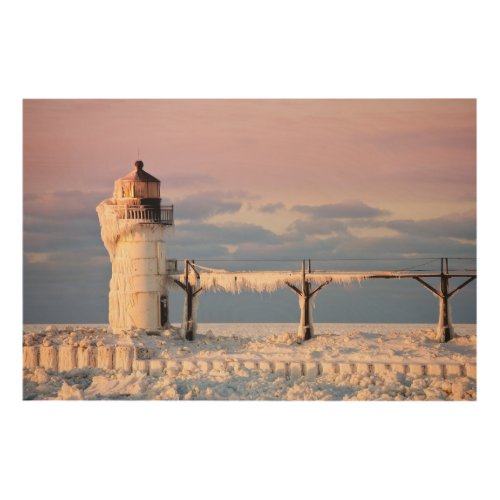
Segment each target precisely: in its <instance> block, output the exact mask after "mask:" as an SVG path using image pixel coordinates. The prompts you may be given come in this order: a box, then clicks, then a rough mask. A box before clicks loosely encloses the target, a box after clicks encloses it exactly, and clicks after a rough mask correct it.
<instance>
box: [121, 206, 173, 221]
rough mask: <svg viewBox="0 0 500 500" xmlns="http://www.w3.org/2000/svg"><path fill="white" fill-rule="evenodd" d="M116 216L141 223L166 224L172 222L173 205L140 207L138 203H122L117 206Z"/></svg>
mask: <svg viewBox="0 0 500 500" xmlns="http://www.w3.org/2000/svg"><path fill="white" fill-rule="evenodd" d="M117 208H118V218H120V219H127V220H137V221H139V222H140V223H142V224H166V225H172V224H173V223H174V207H173V205H164V206H161V207H157V208H156V207H142V206H140V205H124V206H123V207H118V206H117Z"/></svg>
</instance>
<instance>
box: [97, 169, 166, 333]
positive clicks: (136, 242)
mask: <svg viewBox="0 0 500 500" xmlns="http://www.w3.org/2000/svg"><path fill="white" fill-rule="evenodd" d="M96 210H97V214H98V216H99V223H100V225H101V237H102V240H103V242H104V246H105V247H106V249H107V251H108V253H109V257H110V260H111V266H112V276H111V281H110V283H109V324H110V327H111V329H112V330H113V331H117V330H123V329H126V330H128V329H131V328H144V329H149V330H157V329H162V328H166V327H167V323H168V294H167V272H168V263H167V252H166V235H167V230H168V228H169V227H171V226H172V225H173V222H174V217H173V211H174V207H173V205H169V206H162V205H161V198H160V181H159V180H158V179H156V178H155V177H153V176H152V175H151V174H148V173H147V172H146V171H145V170H144V164H143V162H142V161H136V162H135V169H134V170H133V171H132V172H130V173H129V174H128V175H126V176H125V177H121V178H120V179H118V180H117V181H115V186H114V191H113V197H112V198H109V199H107V200H104V201H103V202H101V203H100V204H99V205H98V206H97V209H96Z"/></svg>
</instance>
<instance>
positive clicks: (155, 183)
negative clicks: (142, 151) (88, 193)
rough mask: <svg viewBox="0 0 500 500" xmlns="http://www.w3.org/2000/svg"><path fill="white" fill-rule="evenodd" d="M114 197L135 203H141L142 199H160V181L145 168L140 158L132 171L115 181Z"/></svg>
mask: <svg viewBox="0 0 500 500" xmlns="http://www.w3.org/2000/svg"><path fill="white" fill-rule="evenodd" d="M113 198H117V199H122V200H121V201H122V202H124V201H125V202H128V203H134V204H141V200H153V199H158V200H159V199H160V181H159V180H158V179H157V178H156V177H153V176H152V175H151V174H148V172H146V171H145V170H144V163H143V162H142V161H141V160H138V161H136V162H135V169H134V170H133V171H132V172H130V173H129V174H127V175H125V176H124V177H120V179H118V180H117V181H115V187H114V191H113ZM123 199H127V200H123Z"/></svg>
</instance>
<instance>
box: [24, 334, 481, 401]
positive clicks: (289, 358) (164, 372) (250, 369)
mask: <svg viewBox="0 0 500 500" xmlns="http://www.w3.org/2000/svg"><path fill="white" fill-rule="evenodd" d="M432 334H433V332H432V330H425V329H424V330H415V331H410V332H406V333H398V332H397V331H394V332H390V333H387V334H384V335H383V334H380V333H372V332H365V331H352V332H349V333H344V334H340V335H334V334H323V335H318V336H316V337H314V338H313V339H312V340H309V341H307V342H301V340H300V339H299V338H298V337H297V335H295V334H294V333H290V332H283V333H280V334H275V335H267V336H262V337H258V338H251V337H247V338H241V337H237V336H229V337H228V336H216V335H214V334H213V333H212V332H211V331H207V332H206V333H205V334H200V335H196V338H195V341H194V342H188V341H186V340H184V339H183V338H182V336H181V335H180V332H179V330H178V329H171V330H166V331H162V332H145V331H144V330H133V331H127V332H126V331H124V332H122V333H121V334H119V335H116V334H110V333H109V332H108V331H107V329H106V328H96V327H82V326H79V327H76V328H74V327H67V328H57V327H48V328H45V329H44V330H41V331H40V330H36V331H27V332H26V333H25V334H24V345H25V348H24V349H25V370H24V397H25V399H247V400H248V399H250V400H251V399H283V400H287V399H300V400H302V399H307V400H311V399H312V400H315V399H321V400H343V399H370V400H371V399H390V400H434V399H465V400H474V399H475V397H476V382H475V361H476V337H475V335H466V336H462V337H459V338H456V339H453V340H452V341H450V342H448V343H446V344H440V343H438V342H436V341H435V340H433V335H432ZM30 356H31V357H30Z"/></svg>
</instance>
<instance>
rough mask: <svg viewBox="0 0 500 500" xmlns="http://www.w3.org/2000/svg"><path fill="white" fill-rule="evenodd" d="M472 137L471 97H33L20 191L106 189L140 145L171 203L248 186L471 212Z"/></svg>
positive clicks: (412, 210)
mask: <svg viewBox="0 0 500 500" xmlns="http://www.w3.org/2000/svg"><path fill="white" fill-rule="evenodd" d="M475 134H476V104H475V101H474V100H351V101H350V100H59V101H57V100H38V101H37V100H29V101H26V102H25V106H24V141H25V142H24V186H25V192H48V191H61V190H72V189H79V190H83V191H86V190H88V191H93V190H104V191H111V189H112V182H113V180H114V179H116V178H117V177H119V176H121V175H123V174H124V173H126V172H128V171H129V170H131V168H132V164H133V162H134V161H135V159H137V150H138V149H140V156H141V159H142V160H143V161H144V162H145V168H146V170H148V171H150V172H151V173H153V174H154V175H155V176H157V177H159V178H160V179H161V180H162V187H163V190H162V193H163V195H164V196H166V197H169V198H170V199H172V200H174V201H175V200H177V199H180V198H182V197H183V196H185V195H186V194H189V193H193V192H197V191H200V190H213V189H217V190H227V191H241V190H244V191H245V192H247V193H249V194H250V195H251V197H254V198H255V202H256V203H257V204H265V203H277V202H282V203H284V204H286V205H294V204H325V203H336V202H342V201H345V200H363V202H365V203H368V204H369V205H374V206H377V207H379V208H382V209H386V210H389V211H390V212H391V213H392V214H393V215H394V216H395V217H410V216H411V217H412V218H415V217H417V218H425V217H432V216H441V215H445V214H448V213H451V212H465V211H468V210H471V209H474V208H475V188H476V183H475V175H476V174H475V172H476V168H475V167H476V151H475V136H476V135H475ZM242 214H243V215H244V216H245V218H246V219H248V218H249V217H250V219H251V220H256V218H257V217H258V216H257V214H255V213H254V214H252V213H248V212H245V211H243V212H242Z"/></svg>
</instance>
